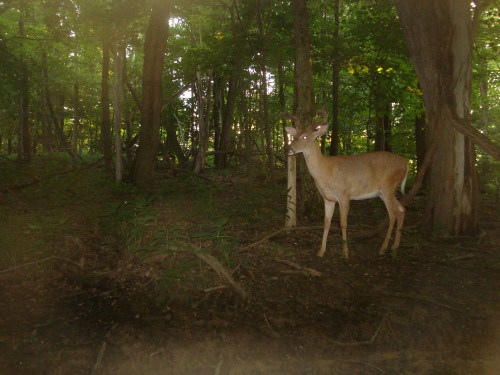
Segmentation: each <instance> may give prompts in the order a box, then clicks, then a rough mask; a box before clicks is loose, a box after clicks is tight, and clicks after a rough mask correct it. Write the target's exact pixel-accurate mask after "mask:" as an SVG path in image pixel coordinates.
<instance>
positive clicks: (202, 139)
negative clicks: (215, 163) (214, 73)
mask: <svg viewBox="0 0 500 375" xmlns="http://www.w3.org/2000/svg"><path fill="white" fill-rule="evenodd" d="M196 78H197V79H196V97H197V99H198V111H197V113H198V141H199V147H198V153H197V155H196V162H195V167H194V173H201V172H203V170H204V169H205V154H206V152H207V149H208V134H209V133H208V124H207V122H206V121H205V100H204V94H203V84H202V80H201V74H200V72H199V71H198V72H196Z"/></svg>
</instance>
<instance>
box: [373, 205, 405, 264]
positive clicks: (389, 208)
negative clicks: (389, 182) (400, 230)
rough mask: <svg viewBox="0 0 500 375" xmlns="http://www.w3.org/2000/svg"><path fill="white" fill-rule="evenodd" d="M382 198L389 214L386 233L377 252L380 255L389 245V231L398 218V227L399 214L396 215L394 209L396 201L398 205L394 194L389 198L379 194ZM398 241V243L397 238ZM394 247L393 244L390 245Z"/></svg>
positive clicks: (395, 208) (390, 231)
mask: <svg viewBox="0 0 500 375" xmlns="http://www.w3.org/2000/svg"><path fill="white" fill-rule="evenodd" d="M381 198H382V200H383V201H384V203H385V208H386V209H387V213H388V214H389V227H388V228H387V233H386V234H385V239H384V242H383V243H382V246H381V247H380V251H379V252H378V253H379V254H380V255H383V254H385V251H386V250H387V248H388V247H389V240H390V239H391V233H392V229H393V228H394V223H395V222H396V220H398V227H399V216H398V215H397V212H396V210H397V209H398V207H397V205H396V203H397V204H398V205H400V203H399V202H398V201H397V199H396V198H395V197H394V195H391V196H390V197H389V198H388V197H386V196H381ZM401 225H402V224H401ZM397 239H398V243H399V238H397ZM392 248H393V249H394V245H393V247H392Z"/></svg>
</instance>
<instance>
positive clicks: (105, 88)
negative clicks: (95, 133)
mask: <svg viewBox="0 0 500 375" xmlns="http://www.w3.org/2000/svg"><path fill="white" fill-rule="evenodd" d="M109 49H110V46H109V41H108V39H104V41H103V43H102V74H101V75H102V80H101V111H102V122H101V151H102V154H103V156H104V168H106V170H107V171H108V172H111V171H112V169H113V152H112V144H111V116H110V113H109V62H110V53H109Z"/></svg>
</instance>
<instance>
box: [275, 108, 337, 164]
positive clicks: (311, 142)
mask: <svg viewBox="0 0 500 375" xmlns="http://www.w3.org/2000/svg"><path fill="white" fill-rule="evenodd" d="M317 113H318V116H320V117H321V118H320V119H319V120H318V121H316V120H315V121H314V122H313V124H312V125H310V126H309V127H308V128H306V129H305V130H303V131H299V130H297V128H294V127H291V126H286V127H285V130H286V132H287V133H288V134H289V135H290V136H292V137H293V141H292V142H291V143H290V144H289V145H288V147H287V151H288V155H294V154H298V153H300V152H304V151H306V150H307V149H308V148H309V147H316V138H318V137H321V136H322V135H323V134H325V133H326V131H327V130H328V124H327V119H328V113H327V112H326V110H325V109H322V110H320V111H318V112H317ZM281 116H282V117H283V118H285V119H287V120H292V122H293V123H294V124H295V126H297V125H299V126H300V119H299V118H298V117H296V116H293V115H291V114H289V113H288V112H284V113H282V114H281Z"/></svg>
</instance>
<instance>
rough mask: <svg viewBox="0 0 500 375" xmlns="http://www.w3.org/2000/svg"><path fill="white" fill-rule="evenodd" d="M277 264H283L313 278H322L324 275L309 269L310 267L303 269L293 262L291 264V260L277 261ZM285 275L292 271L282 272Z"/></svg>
mask: <svg viewBox="0 0 500 375" xmlns="http://www.w3.org/2000/svg"><path fill="white" fill-rule="evenodd" d="M275 260H276V262H279V263H283V264H286V265H288V266H290V267H292V268H295V269H296V270H298V273H302V274H304V275H306V276H312V277H321V276H323V274H322V273H321V272H319V271H316V270H315V269H313V268H309V267H302V266H299V265H298V264H296V263H293V262H290V261H289V260H285V259H275ZM282 272H284V273H287V272H290V271H282Z"/></svg>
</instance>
